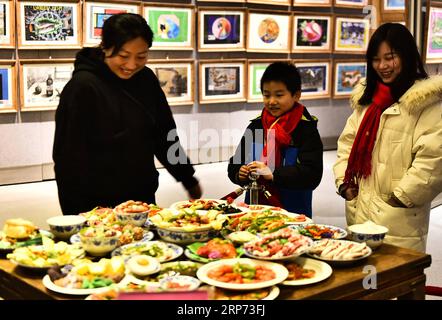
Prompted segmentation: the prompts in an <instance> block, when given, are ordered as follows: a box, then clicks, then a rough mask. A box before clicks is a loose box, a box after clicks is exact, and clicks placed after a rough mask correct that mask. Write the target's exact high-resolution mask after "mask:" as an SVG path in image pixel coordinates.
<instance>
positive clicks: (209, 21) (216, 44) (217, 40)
mask: <svg viewBox="0 0 442 320" xmlns="http://www.w3.org/2000/svg"><path fill="white" fill-rule="evenodd" d="M198 21H199V22H198V24H199V27H198V51H219V50H223V51H244V50H245V32H244V30H245V10H243V9H235V10H223V9H213V8H210V9H208V8H204V9H203V8H200V9H198Z"/></svg>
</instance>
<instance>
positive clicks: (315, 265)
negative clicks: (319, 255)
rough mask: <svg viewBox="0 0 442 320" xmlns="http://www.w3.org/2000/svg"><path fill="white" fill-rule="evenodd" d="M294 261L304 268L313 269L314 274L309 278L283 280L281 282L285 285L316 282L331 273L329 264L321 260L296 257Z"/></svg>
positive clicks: (301, 284)
mask: <svg viewBox="0 0 442 320" xmlns="http://www.w3.org/2000/svg"><path fill="white" fill-rule="evenodd" d="M294 262H296V263H298V264H299V265H300V266H301V267H303V268H304V269H311V270H314V271H315V276H314V277H313V278H309V279H299V280H285V281H284V282H283V283H282V284H284V285H286V286H303V285H306V284H312V283H317V282H320V281H322V280H325V279H327V278H328V277H330V276H331V274H332V273H333V270H332V268H331V267H330V265H328V264H327V263H325V262H323V261H318V260H315V259H310V258H302V257H299V258H296V259H295V260H294Z"/></svg>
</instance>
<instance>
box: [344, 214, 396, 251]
mask: <svg viewBox="0 0 442 320" xmlns="http://www.w3.org/2000/svg"><path fill="white" fill-rule="evenodd" d="M348 230H349V239H350V240H353V241H356V242H365V243H366V244H367V245H368V246H369V247H370V248H372V249H375V248H377V247H379V246H380V245H381V244H382V243H383V242H384V238H385V235H386V234H387V232H388V228H387V227H384V226H380V225H377V224H375V223H373V222H371V221H368V222H365V223H362V224H354V225H351V226H349V227H348Z"/></svg>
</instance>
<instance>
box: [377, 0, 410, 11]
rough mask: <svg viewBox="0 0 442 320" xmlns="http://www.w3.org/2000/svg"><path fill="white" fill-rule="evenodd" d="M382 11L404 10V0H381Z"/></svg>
mask: <svg viewBox="0 0 442 320" xmlns="http://www.w3.org/2000/svg"><path fill="white" fill-rule="evenodd" d="M381 1H382V8H383V10H384V11H404V10H405V0H381Z"/></svg>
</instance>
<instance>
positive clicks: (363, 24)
mask: <svg viewBox="0 0 442 320" xmlns="http://www.w3.org/2000/svg"><path fill="white" fill-rule="evenodd" d="M334 25H335V36H334V49H333V50H334V53H361V54H365V52H366V50H367V47H368V40H369V38H370V20H369V19H364V18H363V17H359V16H345V17H344V16H335V23H334Z"/></svg>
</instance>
